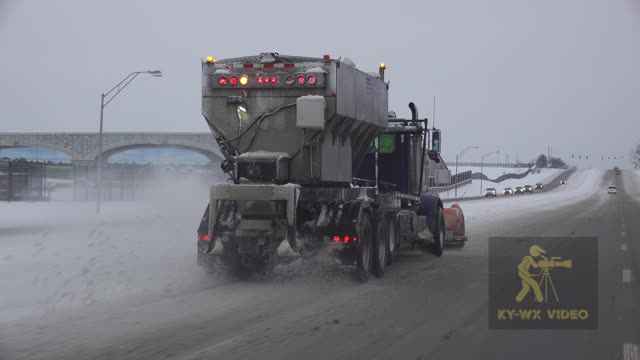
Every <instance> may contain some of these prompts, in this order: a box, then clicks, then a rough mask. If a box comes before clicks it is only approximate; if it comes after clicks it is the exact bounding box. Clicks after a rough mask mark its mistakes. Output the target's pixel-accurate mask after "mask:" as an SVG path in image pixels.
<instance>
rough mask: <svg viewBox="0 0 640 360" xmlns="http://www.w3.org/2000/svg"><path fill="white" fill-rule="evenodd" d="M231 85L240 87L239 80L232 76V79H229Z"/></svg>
mask: <svg viewBox="0 0 640 360" xmlns="http://www.w3.org/2000/svg"><path fill="white" fill-rule="evenodd" d="M229 83H230V84H231V85H238V78H237V77H235V76H232V77H231V79H229Z"/></svg>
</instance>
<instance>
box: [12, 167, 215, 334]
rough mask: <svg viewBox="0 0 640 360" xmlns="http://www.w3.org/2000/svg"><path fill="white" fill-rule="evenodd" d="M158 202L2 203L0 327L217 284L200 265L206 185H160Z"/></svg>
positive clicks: (184, 181)
mask: <svg viewBox="0 0 640 360" xmlns="http://www.w3.org/2000/svg"><path fill="white" fill-rule="evenodd" d="M155 191H156V193H157V196H156V199H157V201H147V202H106V203H103V208H102V213H101V214H100V215H96V213H95V203H92V202H30V203H28V202H11V203H6V202H0V274H2V277H3V278H2V282H1V283H2V296H0V323H1V322H2V321H6V320H11V319H14V320H15V319H19V318H21V317H23V316H29V317H33V316H35V317H41V316H47V314H50V313H52V312H55V311H57V310H59V309H60V310H61V309H66V308H73V307H77V306H92V305H94V304H99V303H108V302H110V301H114V300H116V299H121V298H138V299H141V298H145V297H154V296H155V295H157V294H161V295H164V296H166V295H171V294H174V293H180V292H185V291H192V290H195V289H201V288H202V287H206V286H211V278H210V277H207V276H205V274H203V272H202V271H200V270H201V269H199V268H197V267H196V265H195V251H196V250H195V241H196V227H197V226H198V224H199V221H200V218H201V216H202V213H203V211H204V209H205V206H206V204H207V203H208V186H207V184H203V183H200V182H197V181H192V180H189V179H184V180H182V181H180V182H172V183H161V184H159V185H158V186H156V187H155Z"/></svg>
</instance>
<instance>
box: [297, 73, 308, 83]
mask: <svg viewBox="0 0 640 360" xmlns="http://www.w3.org/2000/svg"><path fill="white" fill-rule="evenodd" d="M306 82H307V79H305V78H304V76H302V75H300V76H298V85H304V83H306Z"/></svg>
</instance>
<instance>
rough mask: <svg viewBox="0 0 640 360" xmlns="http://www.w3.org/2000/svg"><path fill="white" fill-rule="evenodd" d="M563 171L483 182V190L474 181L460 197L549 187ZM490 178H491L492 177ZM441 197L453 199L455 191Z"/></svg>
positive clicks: (549, 171) (460, 189)
mask: <svg viewBox="0 0 640 360" xmlns="http://www.w3.org/2000/svg"><path fill="white" fill-rule="evenodd" d="M514 170H515V169H514ZM562 171H564V170H561V169H540V173H533V174H529V175H527V176H526V177H524V178H522V179H508V180H504V181H501V182H499V183H494V182H491V181H487V180H483V181H482V190H481V189H480V180H472V181H471V183H469V184H467V185H464V186H461V187H459V188H458V197H461V196H478V195H484V190H485V189H487V188H494V189H496V190H498V195H499V196H501V194H500V192H501V191H502V190H503V189H504V188H506V187H511V188H515V187H516V186H525V185H532V186H534V185H535V184H536V183H542V184H544V185H547V184H549V182H551V181H552V180H553V179H554V178H555V177H556V176H558V175H559V174H560V173H561V172H562ZM500 175H502V174H500ZM500 175H498V176H500ZM489 177H490V178H491V176H489ZM439 195H440V197H441V198H442V199H449V198H453V197H455V190H454V189H451V190H449V191H444V192H441V193H440V194H439Z"/></svg>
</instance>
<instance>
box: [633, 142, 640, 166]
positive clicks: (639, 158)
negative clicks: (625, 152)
mask: <svg viewBox="0 0 640 360" xmlns="http://www.w3.org/2000/svg"><path fill="white" fill-rule="evenodd" d="M631 161H632V162H633V165H634V166H635V167H636V168H638V167H640V144H638V145H636V149H635V150H634V151H633V153H631Z"/></svg>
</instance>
